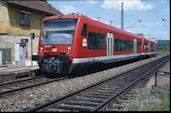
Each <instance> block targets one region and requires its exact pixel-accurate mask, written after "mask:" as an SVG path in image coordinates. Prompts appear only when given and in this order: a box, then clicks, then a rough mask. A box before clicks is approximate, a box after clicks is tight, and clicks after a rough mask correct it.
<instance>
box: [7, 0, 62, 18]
mask: <svg viewBox="0 0 171 113" xmlns="http://www.w3.org/2000/svg"><path fill="white" fill-rule="evenodd" d="M7 3H9V4H15V5H19V6H24V7H27V8H31V9H35V10H39V11H42V12H46V13H50V14H54V15H58V14H62V13H61V12H60V11H59V10H57V9H55V8H54V7H52V6H50V5H48V4H46V3H44V2H42V1H40V0H7Z"/></svg>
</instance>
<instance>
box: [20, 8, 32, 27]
mask: <svg viewBox="0 0 171 113" xmlns="http://www.w3.org/2000/svg"><path fill="white" fill-rule="evenodd" d="M30 14H31V13H29V12H26V11H21V12H20V24H22V25H26V26H30Z"/></svg>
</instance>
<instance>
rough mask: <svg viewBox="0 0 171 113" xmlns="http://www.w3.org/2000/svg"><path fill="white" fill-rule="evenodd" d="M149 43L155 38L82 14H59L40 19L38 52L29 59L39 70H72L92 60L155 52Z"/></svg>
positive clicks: (154, 42)
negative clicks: (36, 64) (36, 62)
mask: <svg viewBox="0 0 171 113" xmlns="http://www.w3.org/2000/svg"><path fill="white" fill-rule="evenodd" d="M146 44H147V45H148V46H147V45H146ZM150 44H151V48H156V44H157V42H156V41H152V40H149V39H146V38H145V37H141V36H139V35H136V34H133V33H130V32H126V31H124V30H121V29H118V28H116V27H113V26H110V25H107V24H104V23H102V22H99V21H96V20H93V19H90V18H88V17H85V16H78V15H58V16H51V17H48V18H45V19H43V21H42V24H41V30H40V37H39V49H38V55H33V56H32V59H33V60H34V61H38V64H39V67H40V69H39V71H40V72H43V73H71V72H72V71H73V70H78V69H79V68H81V67H84V66H86V65H89V64H92V63H102V64H103V63H112V62H116V61H122V60H128V59H134V58H137V57H141V56H142V55H143V56H144V55H155V54H156V53H157V52H156V49H152V50H150ZM146 47H148V49H147V48H146Z"/></svg>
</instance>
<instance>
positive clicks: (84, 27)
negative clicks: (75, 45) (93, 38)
mask: <svg viewBox="0 0 171 113" xmlns="http://www.w3.org/2000/svg"><path fill="white" fill-rule="evenodd" d="M81 36H87V24H84V26H83V29H82V32H81Z"/></svg>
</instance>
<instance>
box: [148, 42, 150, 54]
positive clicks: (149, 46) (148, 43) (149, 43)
mask: <svg viewBox="0 0 171 113" xmlns="http://www.w3.org/2000/svg"><path fill="white" fill-rule="evenodd" d="M148 52H150V42H149V43H148Z"/></svg>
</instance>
